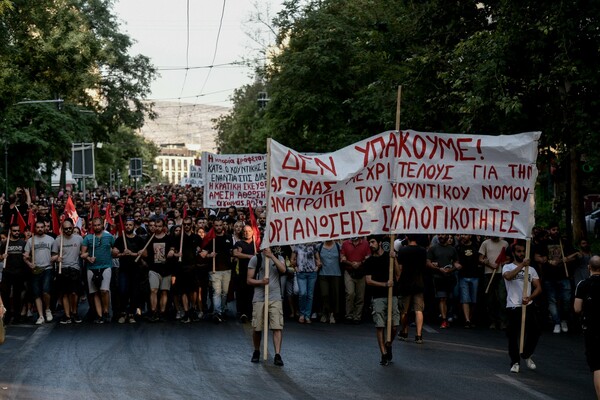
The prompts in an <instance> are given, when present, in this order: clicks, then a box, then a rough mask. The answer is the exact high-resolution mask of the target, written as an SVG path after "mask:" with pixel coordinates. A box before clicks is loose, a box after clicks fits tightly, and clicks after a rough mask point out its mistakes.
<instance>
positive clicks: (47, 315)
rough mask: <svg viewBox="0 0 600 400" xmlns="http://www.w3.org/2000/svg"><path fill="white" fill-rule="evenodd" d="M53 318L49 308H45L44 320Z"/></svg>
mask: <svg viewBox="0 0 600 400" xmlns="http://www.w3.org/2000/svg"><path fill="white" fill-rule="evenodd" d="M53 319H54V318H53V317H52V311H50V310H46V321H48V322H50V321H52V320H53Z"/></svg>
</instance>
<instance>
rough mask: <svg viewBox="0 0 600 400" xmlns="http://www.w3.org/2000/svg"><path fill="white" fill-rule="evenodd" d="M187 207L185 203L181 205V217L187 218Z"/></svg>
mask: <svg viewBox="0 0 600 400" xmlns="http://www.w3.org/2000/svg"><path fill="white" fill-rule="evenodd" d="M187 212H188V207H187V203H185V204H184V205H183V219H185V218H187Z"/></svg>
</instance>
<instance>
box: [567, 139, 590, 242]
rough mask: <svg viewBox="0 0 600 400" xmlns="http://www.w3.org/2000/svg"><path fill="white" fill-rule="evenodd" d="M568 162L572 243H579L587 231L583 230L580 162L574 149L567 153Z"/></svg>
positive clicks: (583, 214)
mask: <svg viewBox="0 0 600 400" xmlns="http://www.w3.org/2000/svg"><path fill="white" fill-rule="evenodd" d="M569 161H570V165H569V166H570V168H569V170H570V171H569V173H570V178H571V179H570V181H571V182H570V183H571V184H570V188H571V210H572V216H573V241H574V242H575V243H579V241H580V240H581V239H583V238H587V230H586V229H585V211H584V209H583V196H582V194H581V176H580V174H581V160H580V157H579V154H577V151H576V150H575V149H571V150H570V151H569Z"/></svg>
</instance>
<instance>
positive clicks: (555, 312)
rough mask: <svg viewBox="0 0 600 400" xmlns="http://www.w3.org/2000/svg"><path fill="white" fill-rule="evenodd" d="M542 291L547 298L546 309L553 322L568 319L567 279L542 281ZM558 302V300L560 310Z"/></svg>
mask: <svg viewBox="0 0 600 400" xmlns="http://www.w3.org/2000/svg"><path fill="white" fill-rule="evenodd" d="M544 292H546V298H547V299H548V311H550V315H551V316H552V322H554V324H555V325H556V324H560V321H564V320H567V319H569V307H570V305H571V282H570V281H569V280H568V279H561V280H559V281H544ZM558 302H560V312H559V306H558Z"/></svg>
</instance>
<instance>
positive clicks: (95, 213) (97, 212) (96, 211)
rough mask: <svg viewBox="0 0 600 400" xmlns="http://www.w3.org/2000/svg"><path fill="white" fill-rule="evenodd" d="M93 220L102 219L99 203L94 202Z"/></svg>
mask: <svg viewBox="0 0 600 400" xmlns="http://www.w3.org/2000/svg"><path fill="white" fill-rule="evenodd" d="M92 218H100V208H99V207H98V203H96V202H95V201H94V206H93V211H92Z"/></svg>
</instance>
